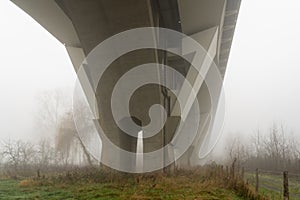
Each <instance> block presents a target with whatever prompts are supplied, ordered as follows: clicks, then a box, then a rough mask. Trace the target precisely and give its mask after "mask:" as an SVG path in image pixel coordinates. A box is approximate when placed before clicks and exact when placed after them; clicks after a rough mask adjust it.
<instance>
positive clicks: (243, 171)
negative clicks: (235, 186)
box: [241, 167, 245, 181]
mask: <svg viewBox="0 0 300 200" xmlns="http://www.w3.org/2000/svg"><path fill="white" fill-rule="evenodd" d="M244 174H245V168H244V167H242V173H241V179H242V181H244Z"/></svg>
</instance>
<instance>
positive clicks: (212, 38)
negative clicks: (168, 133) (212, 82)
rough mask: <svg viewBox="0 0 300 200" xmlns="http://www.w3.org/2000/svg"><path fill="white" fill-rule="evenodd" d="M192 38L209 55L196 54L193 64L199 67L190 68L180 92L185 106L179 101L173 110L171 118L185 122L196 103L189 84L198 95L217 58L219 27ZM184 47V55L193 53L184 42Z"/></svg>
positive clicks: (194, 35)
mask: <svg viewBox="0 0 300 200" xmlns="http://www.w3.org/2000/svg"><path fill="white" fill-rule="evenodd" d="M190 37H192V38H193V39H194V40H196V41H197V42H199V44H201V45H202V47H203V48H204V50H205V51H207V54H206V55H200V54H201V53H200V54H199V53H196V55H195V57H194V60H193V62H192V63H197V65H195V66H191V67H190V69H189V71H188V73H187V76H186V82H184V84H183V86H182V88H181V90H180V92H179V97H178V99H183V100H184V101H183V102H184V103H183V105H180V104H179V101H176V103H175V105H174V107H173V110H172V112H171V116H181V118H182V120H183V121H184V120H185V119H186V117H187V115H188V113H189V111H190V109H191V107H192V105H193V102H194V101H195V99H194V97H195V95H192V93H191V91H189V90H188V88H189V87H188V85H189V83H190V84H191V85H192V86H193V90H194V92H195V93H196V94H197V93H198V91H199V90H200V87H201V85H202V83H203V81H204V78H205V76H206V74H207V72H208V70H209V68H210V66H211V64H212V62H213V58H214V57H215V56H216V53H217V41H218V27H213V28H210V29H207V30H205V31H202V32H199V33H196V34H193V35H191V36H190ZM182 46H183V53H184V54H189V53H192V52H189V48H188V46H187V45H185V42H184V41H183V45H182ZM203 56H204V57H203ZM199 62H200V63H199ZM198 63H199V64H198ZM197 66H200V67H199V68H198V69H197V70H195V69H194V68H193V67H197ZM197 71H200V73H198V72H197ZM187 81H188V82H187Z"/></svg>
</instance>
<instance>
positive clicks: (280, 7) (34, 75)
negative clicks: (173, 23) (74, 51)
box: [0, 0, 300, 139]
mask: <svg viewBox="0 0 300 200" xmlns="http://www.w3.org/2000/svg"><path fill="white" fill-rule="evenodd" d="M299 11H300V1H299V0H284V1H283V0H244V1H243V2H242V5H241V9H240V14H239V18H238V23H237V27H236V31H235V36H234V42H233V45H232V49H231V54H230V58H229V63H228V67H227V73H226V77H225V81H224V84H225V88H226V90H225V92H226V108H227V110H226V113H227V114H226V120H225V129H224V136H226V135H227V134H228V132H234V133H237V132H239V133H241V134H249V133H251V132H253V131H254V130H255V129H257V128H261V129H266V128H267V127H270V126H271V125H272V123H273V122H277V123H283V124H285V125H287V126H288V127H289V128H290V129H292V130H293V131H294V132H295V133H299V134H300V123H299V119H300V117H299V113H300V78H299V77H300V51H299V47H300V12H299ZM0 44H1V48H0V58H1V61H2V63H1V65H0V70H1V73H0V92H1V98H0V139H2V138H28V137H32V136H33V135H32V132H33V131H34V130H33V117H32V116H33V112H34V109H35V107H36V101H35V97H36V94H37V93H39V91H42V90H44V89H51V88H59V87H72V85H73V83H74V80H75V73H74V70H73V67H72V64H71V63H70V60H69V58H68V55H67V53H66V51H65V48H64V46H63V45H62V44H60V43H59V42H58V41H57V40H56V39H55V38H54V37H53V36H52V35H50V34H49V33H48V32H47V31H46V30H44V29H43V28H42V27H41V26H40V25H39V24H38V23H36V22H35V21H34V20H33V19H32V18H30V17H29V16H28V15H27V14H25V13H23V11H21V10H20V9H19V8H18V7H16V6H15V5H14V4H12V3H11V2H9V1H8V0H0Z"/></svg>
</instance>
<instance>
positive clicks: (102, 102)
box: [12, 0, 240, 167]
mask: <svg viewBox="0 0 300 200" xmlns="http://www.w3.org/2000/svg"><path fill="white" fill-rule="evenodd" d="M12 2H14V3H15V4H16V5H18V6H19V7H20V8H21V9H23V10H24V11H25V12H27V13H28V14H29V15H31V16H32V17H33V18H34V19H35V20H36V21H37V22H38V23H40V24H41V25H42V26H43V27H44V28H46V29H47V30H48V31H49V32H50V33H52V34H53V35H54V36H55V37H56V38H57V39H58V40H59V41H60V42H61V43H63V44H64V45H65V46H66V49H67V51H68V53H69V56H70V59H71V61H72V63H73V65H74V69H75V70H76V71H77V70H78V69H79V67H80V65H81V63H82V61H83V60H84V58H85V57H86V56H87V55H88V54H89V53H90V52H91V51H92V50H93V49H94V48H95V47H96V46H97V45H98V44H100V43H101V42H102V41H104V40H105V39H107V38H109V37H110V36H112V35H114V34H117V33H120V32H122V31H125V30H129V29H133V28H138V27H164V28H169V29H173V30H176V31H179V32H182V33H184V34H186V35H188V36H191V37H192V38H194V39H195V40H196V41H198V42H199V43H200V44H201V45H202V46H203V47H204V48H205V50H206V51H207V52H208V54H209V56H210V57H211V58H213V60H214V62H215V63H216V64H217V66H218V69H219V71H220V73H221V75H222V76H224V74H225V70H226V65H227V60H228V56H229V52H230V47H231V42H232V38H233V33H234V29H235V24H236V19H237V15H238V11H239V5H240V0H163V1H162V0H84V1H83V0H43V1H41V0H26V1H24V0H12ZM153 62H155V63H165V64H167V65H169V66H171V67H172V68H174V69H176V70H178V71H179V72H180V73H181V74H182V75H184V76H185V77H186V78H187V79H191V80H190V82H191V84H192V85H193V86H194V87H195V89H196V91H198V94H197V98H198V101H199V106H200V109H201V113H200V114H201V121H200V128H199V132H198V134H197V137H196V138H195V141H194V142H193V145H192V147H191V148H190V149H189V150H188V151H187V152H186V153H185V154H184V155H183V156H182V157H181V158H180V159H179V160H178V161H177V165H178V166H179V167H189V166H193V165H196V164H198V156H197V155H198V153H199V149H200V146H201V144H202V143H203V140H204V136H205V135H206V134H208V131H207V130H208V128H207V125H208V124H209V122H210V120H212V119H211V116H212V114H211V109H210V107H211V102H210V95H209V92H208V89H207V86H206V84H205V83H204V84H202V86H201V87H200V86H196V84H194V82H193V80H194V79H195V77H194V76H193V74H194V73H193V69H192V67H190V66H189V63H187V62H186V61H185V60H183V59H180V58H179V57H177V56H174V55H171V54H169V53H166V52H164V51H158V50H155V49H147V50H145V49H144V50H138V51H134V52H130V53H128V54H126V55H123V56H121V57H119V58H118V59H117V60H115V61H114V62H113V63H112V64H111V66H110V67H109V69H108V70H106V71H105V75H104V76H103V77H102V78H101V80H100V82H99V84H98V87H97V92H96V96H97V106H98V113H99V119H100V124H101V125H103V128H104V131H105V133H106V135H107V136H108V138H109V139H110V140H111V141H112V142H113V143H115V144H116V145H118V146H119V147H121V148H122V149H125V150H127V151H132V152H136V148H137V145H136V144H137V139H136V138H134V137H132V136H129V135H127V134H124V133H122V131H121V130H120V129H119V128H118V126H117V125H116V123H115V121H114V119H113V116H112V111H111V107H110V104H111V101H110V100H111V95H112V90H113V87H114V85H115V84H116V82H117V81H118V80H119V79H120V77H121V76H122V75H123V74H124V73H126V72H128V71H129V70H130V69H132V68H134V67H135V66H138V65H141V64H145V63H153ZM87 74H88V72H87ZM90 78H92V77H90ZM164 91H165V88H163V87H161V86H159V85H154V84H149V85H146V86H143V87H141V88H139V89H138V90H137V91H136V92H135V93H134V96H133V97H132V99H131V101H130V113H131V114H132V117H134V118H135V119H136V122H137V123H139V124H141V125H146V124H148V123H149V120H150V119H149V116H148V110H149V108H150V107H151V105H153V104H161V105H163V106H164V107H165V108H166V109H167V110H168V112H169V113H170V114H169V116H168V119H167V123H166V125H165V128H164V129H162V130H161V131H160V132H159V133H158V134H156V135H155V136H153V137H150V138H147V139H144V140H143V148H144V152H151V151H155V150H157V149H160V148H161V147H162V146H164V145H166V144H167V143H168V142H169V141H171V139H172V138H173V135H174V132H175V130H176V128H177V126H178V123H179V122H180V120H182V119H181V117H180V114H181V113H178V112H176V97H175V96H174V95H173V94H172V93H170V92H168V94H167V97H166V94H165V93H164ZM183 92H184V91H183ZM187 134H188V133H187ZM102 156H103V157H105V156H110V154H109V149H108V148H107V147H106V146H105V145H103V147H102ZM164 156H166V155H164ZM167 156H168V155H167ZM162 158H164V157H163V156H162ZM114 159H122V158H114ZM127 162H129V163H135V161H127ZM161 163H162V164H163V160H162V161H161ZM133 167H134V166H133Z"/></svg>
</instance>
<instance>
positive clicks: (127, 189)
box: [0, 177, 243, 200]
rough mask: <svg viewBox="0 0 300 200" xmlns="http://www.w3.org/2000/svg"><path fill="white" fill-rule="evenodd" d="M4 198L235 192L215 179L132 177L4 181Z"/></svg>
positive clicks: (208, 198)
mask: <svg viewBox="0 0 300 200" xmlns="http://www.w3.org/2000/svg"><path fill="white" fill-rule="evenodd" d="M0 199H5V200H11V199H43V200H44V199H63V200H65V199H88V200H89V199H103V200H104V199H107V200H114V199H126V200H127V199H153V200H156V199H157V200H158V199H170V200H176V199H191V200H195V199H203V200H214V199H215V200H217V199H220V200H221V199H232V200H241V199H243V198H241V197H239V196H238V195H237V194H236V193H235V192H234V191H232V190H229V189H226V188H224V187H222V186H221V185H219V184H218V183H216V182H214V181H204V180H202V181H200V180H199V179H191V178H188V177H176V178H174V177H173V178H172V177H161V178H159V179H157V180H154V181H149V180H140V181H138V183H137V181H136V180H135V179H128V180H126V181H121V182H114V183H95V182H89V181H79V182H76V181H72V182H60V183H54V182H51V181H33V180H28V181H27V180H25V181H24V180H23V181H22V180H0Z"/></svg>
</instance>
